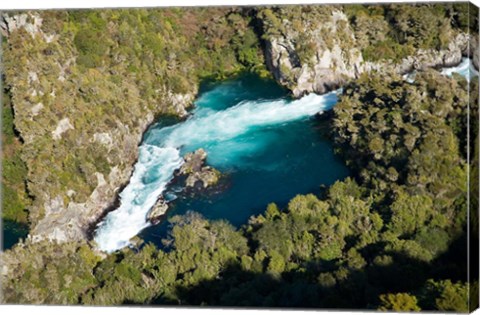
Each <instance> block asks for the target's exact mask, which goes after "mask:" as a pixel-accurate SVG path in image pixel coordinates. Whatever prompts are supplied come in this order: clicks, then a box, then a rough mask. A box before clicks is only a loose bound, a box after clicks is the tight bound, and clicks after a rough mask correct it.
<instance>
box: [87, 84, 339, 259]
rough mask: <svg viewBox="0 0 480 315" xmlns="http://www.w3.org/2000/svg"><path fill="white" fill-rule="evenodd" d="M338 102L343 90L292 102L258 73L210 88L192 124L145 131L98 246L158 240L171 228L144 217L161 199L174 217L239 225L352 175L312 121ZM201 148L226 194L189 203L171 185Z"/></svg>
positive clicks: (98, 237) (98, 236)
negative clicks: (190, 216)
mask: <svg viewBox="0 0 480 315" xmlns="http://www.w3.org/2000/svg"><path fill="white" fill-rule="evenodd" d="M336 102H337V92H331V93H328V94H324V95H316V94H310V95H307V96H304V97H302V98H301V99H298V100H291V99H289V98H288V97H287V94H286V92H285V91H284V90H283V89H281V88H280V87H279V86H278V85H277V84H276V83H275V82H273V81H270V80H262V79H260V78H258V77H255V76H244V77H241V78H238V79H236V80H233V81H227V82H223V83H220V84H218V85H215V86H211V87H210V88H207V89H205V90H204V91H203V93H201V95H200V97H199V98H198V99H197V101H196V102H195V105H196V106H195V110H194V111H193V112H192V115H191V116H190V117H189V118H188V119H187V120H186V121H183V122H179V123H177V124H174V125H171V126H165V125H163V124H161V123H159V124H156V125H153V126H152V127H151V128H150V129H149V130H148V131H147V132H146V133H145V136H144V141H143V143H142V145H141V146H140V147H139V159H138V162H137V163H136V165H135V169H134V172H133V174H132V177H131V179H130V183H129V184H128V185H127V186H126V188H125V189H124V190H123V191H122V193H121V194H120V201H121V202H120V207H119V208H118V209H116V210H114V211H112V212H110V213H109V214H108V215H107V216H106V218H105V219H104V220H103V221H102V222H101V223H100V225H99V227H98V229H97V231H96V235H95V241H96V242H97V244H98V245H99V247H100V248H101V249H102V250H105V251H109V252H111V251H115V250H117V249H119V248H122V247H124V246H127V245H129V241H130V239H131V238H132V237H134V236H135V235H137V234H139V232H140V231H142V230H143V229H145V228H148V229H146V230H145V231H144V232H143V233H142V236H143V237H144V238H145V239H149V237H150V236H149V235H157V234H158V233H159V230H157V229H160V230H161V229H162V227H164V226H165V223H164V224H162V225H160V227H150V228H149V226H150V223H149V222H147V221H146V219H145V218H146V215H147V213H148V211H149V209H150V208H151V207H152V206H153V205H154V204H155V202H156V200H157V198H158V197H159V196H160V195H164V196H165V197H166V199H168V200H172V199H175V198H176V200H174V201H172V202H171V203H170V205H171V211H170V212H169V215H174V214H182V213H185V212H186V211H188V210H193V211H196V212H200V213H202V214H203V215H204V216H205V217H207V218H210V219H226V220H228V221H230V222H231V223H232V224H234V225H237V226H238V225H241V224H244V223H246V222H247V220H248V218H249V217H250V216H251V215H253V214H259V213H262V212H263V211H264V209H265V207H266V206H267V204H268V203H270V202H276V203H278V204H279V205H280V206H282V205H284V204H285V203H286V202H287V201H288V200H289V199H291V198H292V197H294V196H295V195H297V194H300V193H309V192H319V190H320V185H322V184H324V185H330V184H332V183H333V182H334V181H335V180H337V179H341V178H344V177H345V176H347V174H348V171H347V169H346V168H345V166H344V165H343V163H342V162H341V161H340V160H339V159H338V158H336V157H335V156H334V154H333V150H332V147H331V145H330V143H329V141H328V140H327V139H326V138H325V137H322V135H321V133H320V132H319V131H318V130H317V129H318V128H321V127H322V123H319V122H318V121H317V120H316V119H315V118H314V116H315V115H316V114H317V113H319V112H321V111H324V110H329V109H331V108H332V107H333V106H334V105H335V104H336ZM323 127H325V123H323ZM198 148H203V149H205V151H206V152H207V154H208V158H207V163H208V164H209V165H211V166H213V167H215V168H216V169H218V170H219V171H220V172H222V173H223V174H224V176H225V181H226V184H227V189H225V190H224V191H222V192H221V193H219V194H215V195H206V194H203V195H201V196H195V197H194V198H187V197H185V196H184V194H182V193H181V192H179V189H181V188H180V187H173V188H172V189H170V188H168V187H167V186H168V184H169V182H170V181H171V180H172V178H173V174H174V172H175V170H176V169H178V168H180V166H181V165H182V164H183V162H184V161H183V158H182V157H183V156H184V155H185V154H186V153H188V152H192V151H194V150H196V149H198ZM182 196H183V197H184V198H179V197H182Z"/></svg>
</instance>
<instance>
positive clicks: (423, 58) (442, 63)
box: [359, 33, 471, 74]
mask: <svg viewBox="0 0 480 315" xmlns="http://www.w3.org/2000/svg"><path fill="white" fill-rule="evenodd" d="M470 40H471V37H470V35H468V34H464V33H461V34H458V35H457V36H456V37H455V38H454V39H453V40H452V41H451V42H450V43H449V45H448V47H447V49H443V50H434V49H419V50H417V52H416V54H415V55H413V56H408V57H407V58H404V59H403V60H402V61H401V62H399V63H394V62H392V61H390V60H387V61H384V62H377V63H374V62H365V63H363V64H362V66H361V67H360V68H359V70H360V72H369V71H373V70H375V71H378V72H395V73H398V74H406V73H408V72H411V71H413V70H425V69H427V68H436V67H452V66H455V65H458V64H459V63H460V62H461V61H462V58H463V57H464V56H468V55H469V51H468V49H469V44H468V43H469V41H470Z"/></svg>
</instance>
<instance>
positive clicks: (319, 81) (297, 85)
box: [259, 5, 478, 97]
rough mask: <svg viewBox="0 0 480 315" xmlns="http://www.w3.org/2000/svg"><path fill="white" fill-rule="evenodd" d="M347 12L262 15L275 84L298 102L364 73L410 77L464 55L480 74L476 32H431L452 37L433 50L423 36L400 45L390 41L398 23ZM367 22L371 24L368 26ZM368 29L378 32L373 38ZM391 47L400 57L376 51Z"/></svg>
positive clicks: (300, 10)
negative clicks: (419, 71)
mask: <svg viewBox="0 0 480 315" xmlns="http://www.w3.org/2000/svg"><path fill="white" fill-rule="evenodd" d="M345 7H346V9H348V6H345ZM378 7H379V6H378ZM384 7H387V5H386V6H382V7H381V10H382V11H381V12H383V10H384ZM410 7H412V6H410ZM422 8H423V7H420V8H419V10H421V9H422ZM344 9H345V8H342V7H339V6H303V7H302V6H298V7H280V8H268V9H264V10H262V11H260V13H259V16H260V19H261V20H262V26H263V32H264V39H265V59H266V62H267V66H268V68H269V69H270V71H271V72H272V74H273V76H274V77H275V79H276V80H277V81H278V82H279V83H280V84H282V85H283V86H285V87H287V88H288V89H290V90H291V91H292V93H293V95H294V96H295V97H300V96H302V95H304V94H308V93H311V92H314V93H320V94H322V93H325V92H327V91H330V90H333V89H337V88H338V87H340V86H342V85H343V84H345V83H346V82H347V81H349V80H352V79H356V78H358V77H359V75H360V74H361V73H363V72H372V71H375V72H383V73H392V72H393V73H397V74H405V73H407V72H410V71H412V70H424V69H426V68H434V67H448V66H454V65H457V64H459V63H460V62H461V59H462V57H463V56H470V57H473V59H474V63H475V66H476V67H477V69H478V51H476V50H475V49H474V47H476V46H475V42H477V41H478V34H477V35H472V34H475V33H470V32H467V31H465V30H459V29H454V28H452V27H451V26H450V25H448V24H447V25H446V26H445V30H443V33H441V34H436V33H438V32H439V31H438V30H433V29H432V30H431V32H433V35H434V36H438V37H439V38H440V37H441V36H446V37H447V38H448V40H447V39H445V43H443V44H438V45H431V46H432V47H429V45H426V44H425V41H427V38H422V37H420V38H419V39H416V41H412V42H409V41H408V40H405V41H404V42H403V43H401V44H400V43H395V42H394V41H393V40H391V39H387V38H388V36H389V34H391V33H392V31H393V30H395V29H397V25H395V24H396V23H398V21H396V20H395V21H391V22H390V23H391V24H392V25H390V24H389V22H387V20H388V18H387V17H386V16H382V15H379V13H376V14H375V15H373V16H369V17H368V18H367V17H365V16H364V15H362V14H358V12H356V14H358V15H359V16H360V18H359V17H358V16H355V17H354V18H353V19H349V17H348V16H347V14H346V13H345V12H344ZM390 9H391V8H390ZM428 12H429V11H428ZM364 14H367V13H364ZM385 15H386V14H385ZM362 17H363V18H364V19H366V20H367V22H363V23H362V22H361V21H362V19H361V18H362ZM409 17H410V18H412V16H409ZM418 18H419V19H420V18H421V17H418ZM428 18H431V19H438V20H439V21H438V22H437V23H439V25H440V24H441V23H444V21H443V19H446V17H443V18H440V17H437V16H434V17H429V16H428V15H426V16H425V19H428ZM397 19H398V17H397ZM379 20H380V22H379ZM416 22H419V21H415V23H416ZM367 24H368V26H367ZM378 24H379V25H378ZM371 25H374V26H371ZM375 25H376V26H375ZM367 27H373V28H374V29H375V30H374V31H371V32H370V33H368V31H366V30H365V28H367ZM365 32H366V33H367V34H365ZM435 32H436V33H435ZM416 35H418V34H416ZM379 42H380V43H381V44H378V43H379ZM386 43H388V45H390V46H391V47H387V48H388V49H390V50H394V51H395V52H391V51H389V50H387V51H385V47H383V46H381V47H377V48H376V49H375V45H387V44H386ZM372 47H373V48H374V50H375V52H374V53H373V54H375V53H376V54H378V56H374V57H373V58H372V57H370V56H369V54H368V53H370V54H371V50H372ZM405 47H406V48H405ZM402 49H403V50H407V52H402Z"/></svg>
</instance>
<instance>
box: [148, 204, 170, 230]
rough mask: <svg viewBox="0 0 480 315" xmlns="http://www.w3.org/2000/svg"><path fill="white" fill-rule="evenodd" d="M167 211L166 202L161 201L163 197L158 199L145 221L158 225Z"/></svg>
mask: <svg viewBox="0 0 480 315" xmlns="http://www.w3.org/2000/svg"><path fill="white" fill-rule="evenodd" d="M167 210H168V204H167V202H166V201H165V200H164V199H163V197H160V198H158V199H157V202H156V203H155V205H154V206H153V207H152V209H150V211H149V212H148V214H147V220H148V221H150V222H151V223H152V224H158V223H160V218H161V217H162V216H164V215H165V213H166V212H167Z"/></svg>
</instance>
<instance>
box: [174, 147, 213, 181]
mask: <svg viewBox="0 0 480 315" xmlns="http://www.w3.org/2000/svg"><path fill="white" fill-rule="evenodd" d="M206 159H207V153H206V152H205V150H204V149H198V150H197V151H195V152H192V153H188V154H187V155H186V156H185V163H184V164H183V165H182V167H181V168H180V170H179V171H178V175H185V176H187V178H186V180H185V185H186V186H187V187H190V188H196V187H197V185H200V187H199V188H203V189H205V188H208V187H210V186H212V185H215V184H216V183H217V182H218V180H219V178H220V172H219V171H218V170H216V169H214V168H213V167H211V166H205V161H206Z"/></svg>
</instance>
